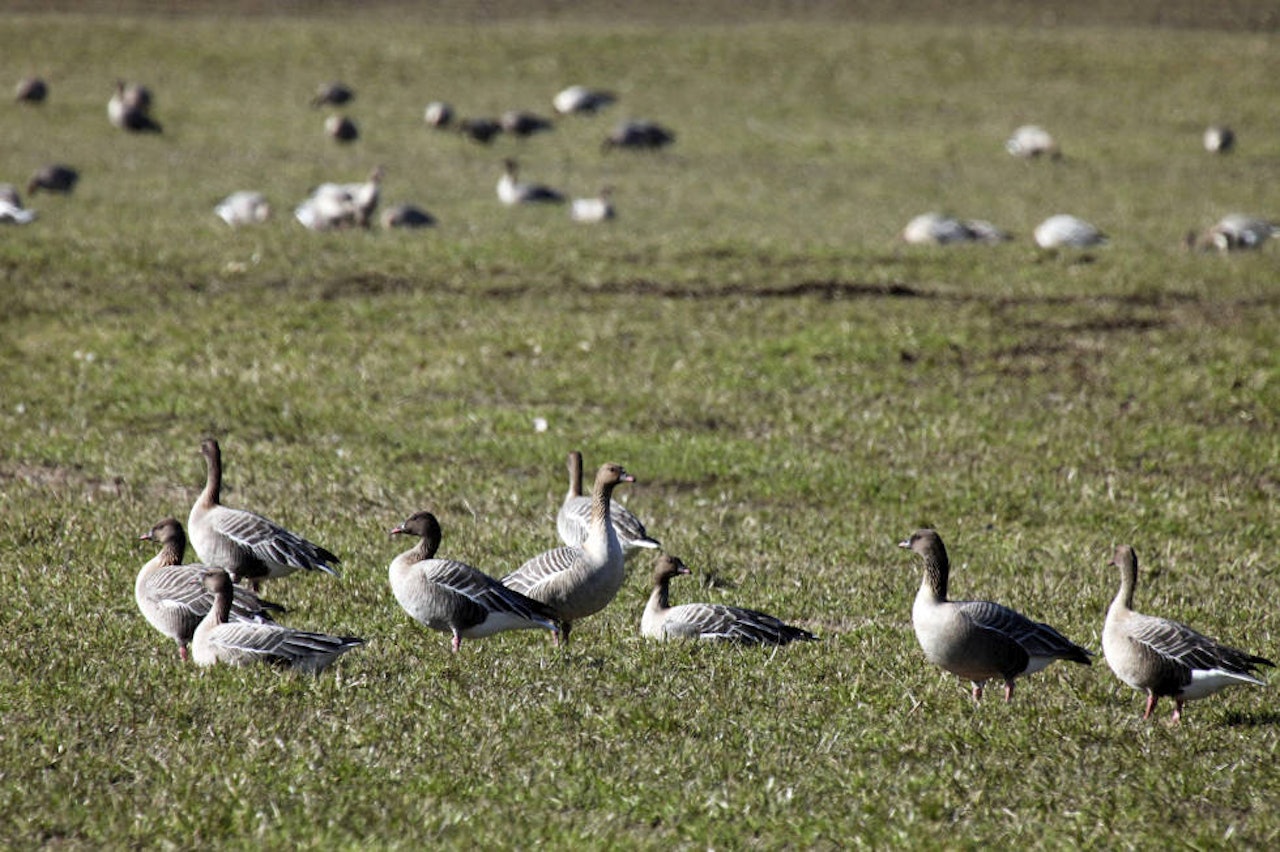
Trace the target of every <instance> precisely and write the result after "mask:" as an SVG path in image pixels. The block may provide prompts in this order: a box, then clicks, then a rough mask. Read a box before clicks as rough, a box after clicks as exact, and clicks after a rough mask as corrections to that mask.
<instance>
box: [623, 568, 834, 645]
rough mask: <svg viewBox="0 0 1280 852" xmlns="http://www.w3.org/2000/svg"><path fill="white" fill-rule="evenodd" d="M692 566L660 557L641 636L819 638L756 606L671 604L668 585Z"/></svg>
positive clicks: (759, 641)
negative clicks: (761, 610) (745, 607)
mask: <svg viewBox="0 0 1280 852" xmlns="http://www.w3.org/2000/svg"><path fill="white" fill-rule="evenodd" d="M688 573H689V569H688V568H687V567H685V564H684V563H683V562H682V561H680V559H679V558H677V557H675V556H671V555H670V554H663V555H662V556H660V557H658V563H657V566H656V567H655V568H654V572H653V590H652V591H651V592H650V593H649V602H648V604H647V605H646V606H645V608H644V615H643V616H641V618H640V635H641V636H645V637H648V638H650V639H659V640H662V641H666V640H670V639H706V640H713V641H715V640H720V641H727V642H738V643H741V644H744V645H786V644H787V643H789V642H795V641H798V640H802V641H806V642H812V641H815V640H816V639H817V638H818V637H817V636H814V635H813V634H812V633H810V632H809V631H808V630H804V629H802V628H800V627H794V626H792V625H790V624H787V623H785V622H783V621H781V620H780V619H777V618H774V617H773V616H772V615H766V614H765V613H763V612H758V611H756V610H754V609H744V608H742V607H736V606H727V605H725V604H711V603H691V604H680V605H678V606H671V605H670V594H671V593H670V589H669V584H670V582H671V580H672V578H674V577H679V576H680V575H682V574H688Z"/></svg>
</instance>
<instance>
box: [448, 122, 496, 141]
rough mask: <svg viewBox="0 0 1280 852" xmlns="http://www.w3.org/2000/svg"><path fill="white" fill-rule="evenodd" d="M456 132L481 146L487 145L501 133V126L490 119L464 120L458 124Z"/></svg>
mask: <svg viewBox="0 0 1280 852" xmlns="http://www.w3.org/2000/svg"><path fill="white" fill-rule="evenodd" d="M458 132H459V133H461V134H462V135H463V136H465V137H467V138H468V139H470V140H471V141H472V142H479V143H480V144H481V145H488V144H489V143H490V142H492V141H493V137H495V136H497V135H498V134H499V133H501V132H502V125H501V124H499V123H498V122H497V121H495V120H493V119H492V118H464V119H462V121H459V122H458Z"/></svg>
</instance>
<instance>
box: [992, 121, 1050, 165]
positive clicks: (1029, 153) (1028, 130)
mask: <svg viewBox="0 0 1280 852" xmlns="http://www.w3.org/2000/svg"><path fill="white" fill-rule="evenodd" d="M1004 148H1005V150H1006V151H1008V152H1009V153H1010V154H1012V155H1013V156H1015V157H1022V158H1023V159H1027V160H1034V159H1037V158H1039V157H1048V158H1049V159H1051V160H1060V159H1062V152H1061V151H1060V150H1059V149H1058V142H1057V140H1055V139H1054V138H1053V136H1052V135H1050V134H1049V132H1048V131H1047V130H1045V129H1044V128H1042V127H1037V126H1036V125H1034V124H1024V125H1023V126H1022V127H1019V128H1018V129H1017V130H1015V131H1013V135H1012V136H1010V137H1009V138H1008V140H1006V141H1005V143H1004Z"/></svg>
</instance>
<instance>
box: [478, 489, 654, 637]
mask: <svg viewBox="0 0 1280 852" xmlns="http://www.w3.org/2000/svg"><path fill="white" fill-rule="evenodd" d="M635 481H636V478H635V477H634V476H632V475H631V474H629V473H627V472H626V471H625V470H623V469H622V466H621V465H617V464H605V465H601V466H600V470H599V471H598V472H597V473H596V483H595V487H594V488H593V489H592V492H591V524H590V530H589V532H588V534H587V537H586V540H584V541H583V542H582V544H581V545H578V546H573V547H557V548H555V549H554V550H547V551H544V552H543V553H540V554H538V555H537V556H535V557H533V558H532V559H530V560H529V561H528V562H526V563H524V564H523V565H521V566H520V567H519V568H517V569H516V570H515V571H513V572H511V573H510V574H508V575H507V576H505V577H503V578H502V585H504V586H506V587H507V588H509V589H515V590H516V591H517V592H520V593H521V594H523V595H525V596H527V597H530V598H533V599H534V600H535V601H541V602H542V603H544V604H546V605H547V606H548V607H550V608H551V611H552V612H554V613H555V616H556V621H557V623H558V624H559V626H560V634H559V635H560V640H561V641H563V642H566V643H567V642H568V641H569V631H570V630H571V629H572V627H573V622H574V621H577V620H578V619H580V618H586V617H587V616H589V615H594V614H595V613H597V612H599V611H600V610H602V609H604V608H605V607H606V606H608V604H609V602H610V601H612V600H613V599H614V597H615V596H616V595H617V594H618V590H619V589H621V588H622V580H623V578H624V576H625V574H624V572H623V563H622V545H621V544H619V543H618V536H617V534H616V533H615V532H614V529H613V524H611V523H609V505H610V502H611V500H612V497H613V489H614V488H615V487H616V486H617V485H618V483H620V482H635Z"/></svg>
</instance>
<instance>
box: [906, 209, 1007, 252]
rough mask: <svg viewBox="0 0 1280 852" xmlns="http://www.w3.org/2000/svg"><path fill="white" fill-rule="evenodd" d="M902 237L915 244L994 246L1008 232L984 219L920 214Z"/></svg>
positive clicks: (911, 222) (1003, 240) (909, 224)
mask: <svg viewBox="0 0 1280 852" xmlns="http://www.w3.org/2000/svg"><path fill="white" fill-rule="evenodd" d="M900 237H901V239H902V241H903V242H904V243H910V244H912V245H934V246H946V245H956V244H960V243H986V244H988V245H994V244H996V243H1002V242H1005V241H1006V240H1008V239H1009V235H1008V234H1006V233H1005V232H1004V231H1002V230H1000V229H999V228H997V227H996V226H995V225H993V224H991V223H990V222H986V221H983V220H982V219H969V220H962V219H957V218H955V217H954V216H947V215H944V214H942V213H921V214H920V215H919V216H916V217H915V218H914V219H912V220H911V221H910V222H908V223H907V226H906V227H905V228H903V229H902V233H901V234H900Z"/></svg>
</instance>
